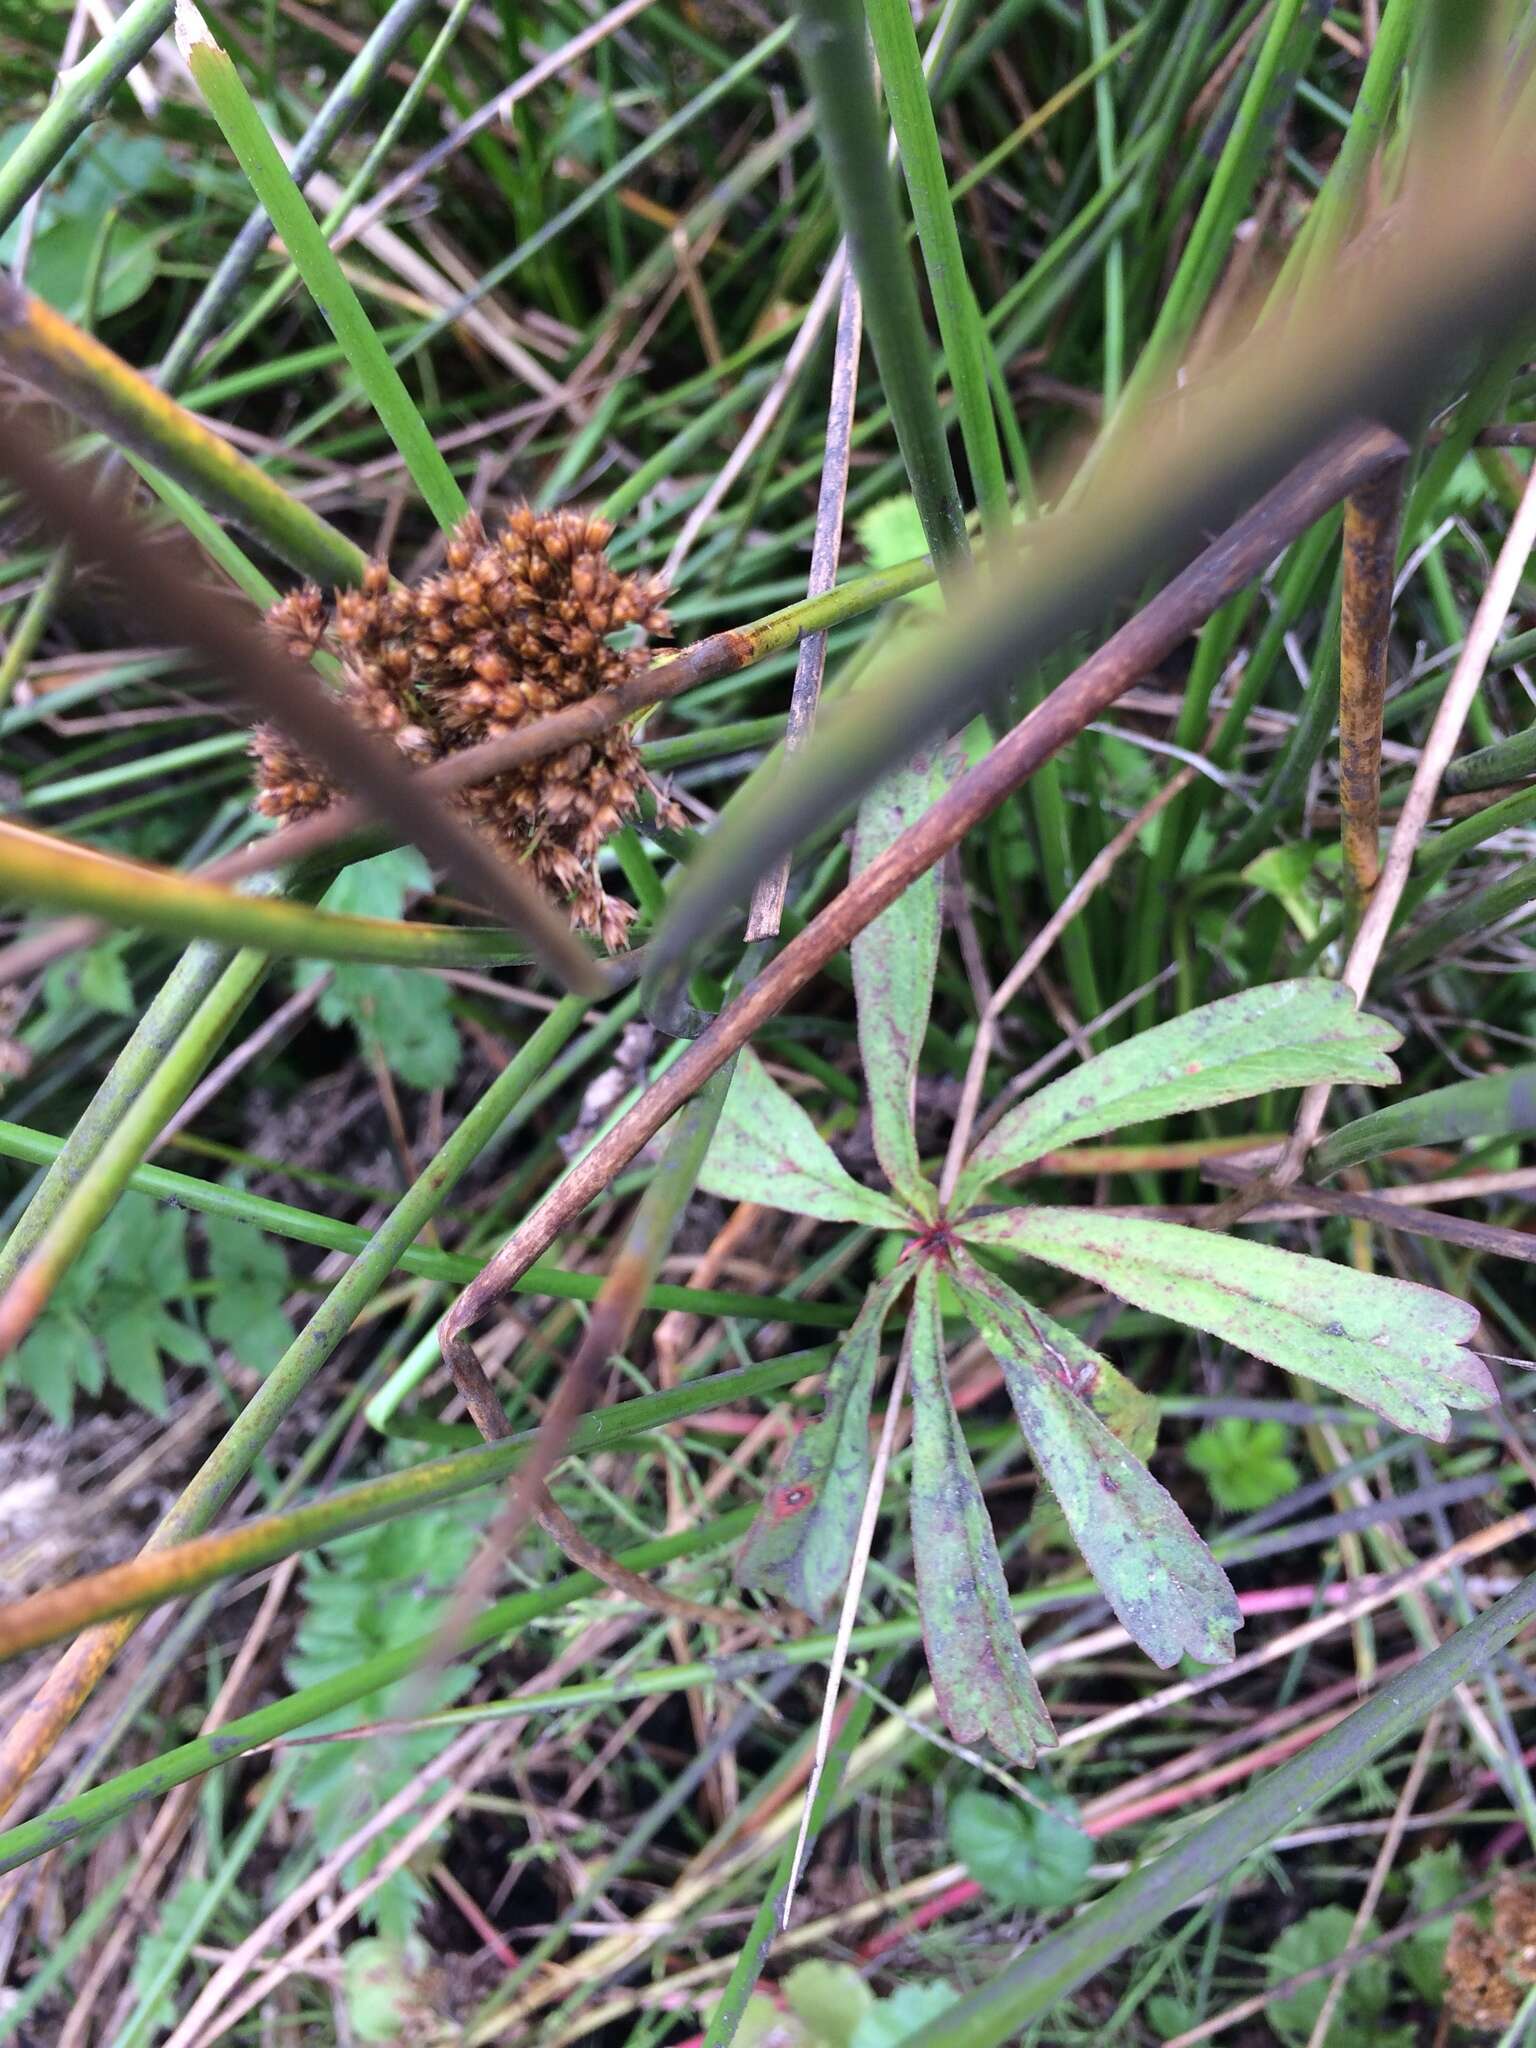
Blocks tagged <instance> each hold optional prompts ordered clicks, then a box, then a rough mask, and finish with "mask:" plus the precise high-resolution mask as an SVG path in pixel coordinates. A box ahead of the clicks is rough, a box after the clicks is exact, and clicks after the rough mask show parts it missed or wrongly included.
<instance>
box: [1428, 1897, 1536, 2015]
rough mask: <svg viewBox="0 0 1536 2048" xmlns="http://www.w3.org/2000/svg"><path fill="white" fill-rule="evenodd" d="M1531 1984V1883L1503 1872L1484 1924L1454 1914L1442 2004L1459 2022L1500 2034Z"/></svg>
mask: <svg viewBox="0 0 1536 2048" xmlns="http://www.w3.org/2000/svg"><path fill="white" fill-rule="evenodd" d="M1532 1984H1536V1883H1533V1882H1532V1880H1531V1879H1530V1878H1528V1877H1527V1878H1520V1877H1517V1876H1515V1875H1514V1874H1513V1873H1506V1875H1505V1876H1503V1877H1502V1878H1500V1880H1499V1884H1498V1889H1497V1890H1496V1891H1495V1892H1494V1895H1493V1913H1492V1916H1491V1923H1490V1925H1489V1926H1488V1927H1486V1928H1483V1927H1480V1926H1479V1925H1478V1923H1477V1922H1476V1921H1475V1920H1474V1919H1473V1918H1472V1916H1471V1914H1470V1913H1462V1914H1459V1915H1458V1916H1457V1918H1456V1920H1455V1922H1454V1923H1453V1925H1452V1928H1451V1938H1450V1941H1449V1942H1448V1943H1447V1945H1446V1951H1445V2009H1446V2011H1447V2013H1448V2014H1449V2015H1450V2017H1451V2018H1452V2019H1453V2020H1454V2021H1455V2022H1456V2024H1457V2026H1459V2027H1469V2028H1471V2029H1472V2030H1473V2031H1474V2032H1476V2033H1481V2034H1493V2033H1502V2032H1503V2031H1504V2029H1505V2028H1506V2027H1508V2026H1509V2025H1510V2023H1511V2022H1512V2021H1513V2019H1514V2017H1515V2015H1516V2013H1518V2012H1519V2010H1520V2007H1521V2004H1522V2003H1523V2002H1524V1999H1525V1995H1526V1993H1527V1992H1528V1991H1529V1989H1530V1987H1531V1986H1532Z"/></svg>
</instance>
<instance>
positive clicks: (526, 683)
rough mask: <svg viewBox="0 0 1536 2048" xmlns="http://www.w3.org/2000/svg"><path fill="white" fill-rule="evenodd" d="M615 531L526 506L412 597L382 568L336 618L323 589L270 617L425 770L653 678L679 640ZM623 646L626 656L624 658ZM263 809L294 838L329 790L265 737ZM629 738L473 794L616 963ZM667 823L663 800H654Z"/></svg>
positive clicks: (631, 793) (480, 529)
mask: <svg viewBox="0 0 1536 2048" xmlns="http://www.w3.org/2000/svg"><path fill="white" fill-rule="evenodd" d="M611 533H612V528H611V527H610V526H609V525H608V524H607V522H606V521H604V520H601V519H595V518H589V517H588V516H587V515H586V514H585V513H580V512H570V511H565V512H536V511H534V510H533V509H532V507H531V506H526V505H524V506H519V507H518V508H517V509H516V510H515V511H513V512H511V513H510V514H509V515H508V517H507V519H506V521H505V522H504V524H503V526H502V528H501V530H500V532H499V533H498V534H497V535H496V537H495V538H494V539H492V538H490V537H489V536H488V535H487V533H486V531H485V528H484V526H483V525H482V523H481V521H480V520H479V519H478V518H475V517H470V518H468V519H466V520H465V521H464V522H463V524H462V525H461V526H460V527H458V528H457V530H456V531H455V532H454V534H453V535H452V537H451V538H450V540H449V542H448V547H447V556H446V562H445V566H444V567H443V569H442V570H441V571H440V572H439V573H438V574H437V575H435V576H429V577H427V578H425V579H424V580H423V581H422V582H420V583H416V584H392V583H391V582H390V579H389V571H388V569H387V567H386V566H385V564H384V563H382V562H373V563H370V565H369V568H368V572H367V574H366V576H365V578H364V580H363V583H362V585H361V587H360V588H358V589H355V590H341V591H337V592H336V593H335V595H334V597H333V599H332V600H331V602H330V603H329V604H327V603H326V601H325V599H324V598H323V597H322V595H321V593H320V591H319V590H317V589H315V588H314V586H313V585H308V586H306V587H305V588H303V589H301V590H298V591H295V592H293V593H291V594H290V595H289V596H287V597H285V598H283V599H282V600H281V602H280V603H278V604H277V605H275V606H274V607H273V609H272V612H271V613H270V615H269V620H270V624H271V625H272V627H273V629H274V631H276V632H277V633H278V634H280V636H281V637H282V639H283V641H284V643H285V644H286V645H287V647H288V648H289V649H290V650H291V651H292V652H293V653H294V654H296V655H299V656H301V657H307V656H309V655H312V654H314V653H317V652H321V651H324V652H328V653H330V654H332V655H334V656H335V657H336V659H337V661H338V662H339V664H340V668H341V673H342V678H343V688H344V691H345V698H346V703H347V706H348V708H349V710H350V711H351V712H352V714H353V716H354V717H355V718H356V719H357V721H358V723H359V724H360V725H363V726H366V727H368V728H369V729H370V730H372V731H374V732H378V733H382V734H385V735H387V736H388V737H389V738H390V739H391V740H392V741H393V742H394V744H395V745H396V746H397V747H398V748H399V750H400V751H401V753H403V754H405V755H406V756H407V758H408V759H409V760H411V761H412V762H413V763H415V764H417V765H423V764H425V763H427V762H429V761H436V760H440V759H442V758H443V756H444V755H446V754H451V753H454V752H456V751H458V750H459V749H460V748H461V747H467V746H473V745H474V744H475V743H476V742H477V741H480V740H485V739H491V738H495V737H497V736H499V735H500V734H503V733H508V732H513V731H515V730H516V729H517V728H518V727H519V726H520V725H524V724H526V723H528V722H529V720H531V719H536V718H542V717H544V716H545V715H546V714H547V713H549V712H551V711H558V710H561V709H562V708H563V707H564V706H566V705H568V704H574V703H577V702H579V701H580V700H581V699H583V698H585V697H590V696H593V695H595V694H596V693H597V692H598V691H601V690H610V689H613V688H615V687H616V686H617V685H619V684H620V683H623V682H626V681H627V680H628V679H629V678H630V677H631V676H632V675H634V674H635V673H636V672H637V671H639V670H640V669H643V668H645V667H646V666H647V664H648V661H649V655H648V653H647V651H646V648H645V645H644V643H643V639H641V638H639V637H637V636H659V635H664V634H666V633H667V632H668V631H669V629H670V622H669V620H668V618H667V614H666V612H665V610H664V609H663V606H662V598H663V595H664V593H663V588H662V585H661V583H660V581H659V580H658V579H656V578H654V577H643V576H622V575H620V574H619V573H618V571H617V570H615V569H614V568H613V567H612V565H611V564H610V563H609V561H608V557H607V553H606V549H607V545H608V541H609V538H610V536H611ZM620 632H627V635H628V637H629V639H630V641H631V644H630V645H627V646H623V647H618V646H614V645H613V644H612V636H613V635H616V634H618V633H620ZM252 752H253V754H254V757H255V761H256V781H257V795H256V806H257V809H258V810H260V811H262V812H263V813H264V814H265V815H266V816H268V817H272V818H278V819H281V820H283V821H284V822H286V821H288V820H291V819H294V818H301V817H304V816H306V815H307V814H308V813H309V812H312V811H317V810H322V809H324V808H325V806H326V805H327V804H329V803H330V802H331V801H332V799H333V797H334V795H335V791H334V789H333V787H332V786H331V785H330V784H329V783H328V782H327V780H326V778H325V776H324V775H323V774H321V773H320V772H319V771H318V770H316V769H315V768H313V767H312V766H311V765H310V764H309V763H307V762H305V761H304V760H302V759H301V758H300V756H299V755H298V754H297V753H296V752H295V751H294V749H293V748H292V747H291V746H290V745H289V743H288V742H287V741H286V740H285V739H284V738H283V737H282V736H281V735H280V734H277V733H274V732H272V731H271V730H269V729H265V728H264V729H262V730H259V731H258V732H257V733H256V735H255V737H254V740H253V745H252ZM650 786H651V785H650V781H649V777H648V776H647V775H646V772H645V769H644V767H643V766H642V765H641V761H640V756H639V752H638V750H637V749H636V747H635V743H634V741H633V739H632V738H631V736H630V734H629V732H628V730H627V729H625V728H624V727H622V726H615V727H612V728H610V729H609V730H608V731H607V732H604V733H600V734H598V735H597V736H596V737H595V738H592V739H587V740H581V741H578V742H577V743H576V744H575V745H573V746H570V747H567V748H566V749H564V750H563V751H562V752H560V753H556V754H550V755H546V756H545V757H544V758H543V759H542V760H538V761H531V762H529V763H527V764H526V765H525V766H523V767H520V768H513V769H510V770H508V771H507V772H505V773H504V774H501V775H497V776H494V777H492V778H491V779H490V780H489V781H487V782H482V783H477V784H475V785H474V786H473V787H472V788H469V789H467V790H464V791H463V792H462V793H461V795H460V797H459V799H458V801H459V803H460V804H461V806H462V808H463V809H464V810H465V811H466V812H467V813H468V815H469V816H470V817H471V818H472V819H473V820H474V822H475V823H476V825H478V826H479V827H480V829H481V830H482V831H483V832H484V833H485V834H486V836H487V837H488V838H490V839H491V840H493V841H494V842H495V843H496V844H497V845H499V846H501V847H504V848H505V850H506V851H507V853H508V854H509V855H510V856H511V857H512V858H513V859H515V860H518V861H521V862H523V863H524V864H525V865H526V866H527V867H528V868H529V869H530V870H531V872H532V874H533V875H534V877H535V879H536V880H537V881H539V882H540V883H541V884H542V886H543V887H544V888H546V889H547V890H549V891H550V892H551V893H552V894H553V895H555V896H558V897H560V898H563V899H565V900H566V901H568V903H569V905H570V911H571V916H572V919H573V921H574V922H575V923H576V924H578V925H580V926H582V927H583V928H584V929H586V930H588V931H592V932H595V933H597V934H598V935H599V936H600V937H601V939H602V940H603V943H604V944H605V945H607V946H609V947H610V948H612V947H617V946H620V945H622V944H623V942H624V937H625V933H626V932H627V930H628V927H629V924H630V922H631V920H632V919H633V916H634V912H633V911H632V910H631V908H630V907H629V905H628V904H626V903H623V902H620V901H619V900H618V899H616V898H614V897H611V896H609V895H608V894H607V893H606V892H605V891H604V889H603V887H602V884H601V882H600V881H599V879H598V872H597V856H598V851H599V849H600V848H601V846H602V844H603V841H604V840H605V839H607V838H608V837H609V836H610V834H612V833H613V832H615V831H617V830H618V828H619V826H621V825H622V824H623V823H624V822H625V821H626V820H627V819H629V818H631V817H633V816H634V814H635V812H636V811H637V810H638V808H639V803H640V794H641V791H642V790H643V789H645V788H647V787H650ZM658 801H659V803H660V805H661V807H662V809H663V811H664V812H665V811H666V810H667V808H668V807H667V805H666V800H665V799H664V798H660V797H658Z"/></svg>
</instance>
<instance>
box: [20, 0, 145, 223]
mask: <svg viewBox="0 0 1536 2048" xmlns="http://www.w3.org/2000/svg"><path fill="white" fill-rule="evenodd" d="M174 11H175V0H133V5H132V6H130V7H126V8H124V10H123V12H122V14H121V15H120V16H119V17H118V19H117V21H116V22H115V23H114V24H113V26H112V28H111V31H110V32H109V33H108V34H107V35H105V36H103V37H102V38H101V40H100V41H99V42H98V43H97V44H96V45H95V46H94V48H92V49H91V50H90V51H89V52H88V53H87V54H86V56H85V57H83V58H82V59H81V61H80V62H79V63H78V64H76V65H73V66H72V67H71V69H70V71H69V73H68V75H67V76H66V77H63V78H61V79H60V80H59V84H58V90H57V91H56V92H55V93H54V95H53V97H52V99H50V100H49V102H48V104H47V105H46V106H45V107H44V109H43V111H42V113H41V114H39V115H38V117H37V119H36V120H35V121H34V122H33V124H32V126H31V127H30V128H29V129H28V130H27V132H26V134H25V135H24V136H23V137H22V139H21V141H20V142H19V143H18V144H17V146H16V148H15V149H14V150H12V152H11V154H10V155H9V156H8V157H7V158H6V160H5V162H4V163H3V164H0V233H3V232H4V230H5V229H6V228H8V227H9V226H10V225H11V223H12V221H13V220H15V218H16V216H17V214H18V213H20V211H21V209H22V207H23V206H25V205H26V203H27V201H28V200H29V199H30V198H31V196H32V194H33V193H34V192H36V191H37V190H38V188H39V187H40V186H41V185H42V184H43V183H44V181H45V180H46V179H47V177H48V175H49V173H50V172H51V171H53V170H55V169H56V168H57V166H58V165H59V164H60V163H62V162H63V160H64V157H65V155H66V153H67V152H68V150H69V148H70V145H71V144H72V143H73V142H75V141H76V140H77V139H78V138H79V137H80V136H81V135H83V134H84V133H85V131H86V129H87V128H89V126H90V125H91V123H92V121H94V120H95V118H96V116H97V115H98V114H99V113H100V112H101V110H102V109H103V107H105V105H106V104H107V101H108V100H109V99H110V98H111V97H112V94H113V92H114V91H115V90H116V89H117V87H118V86H119V85H120V84H121V83H122V81H123V80H124V79H125V78H126V77H127V76H128V74H129V72H130V71H131V70H132V69H133V67H134V66H135V65H136V64H137V63H139V62H140V61H141V60H142V59H143V58H145V57H147V56H148V55H149V53H150V51H151V50H152V49H153V48H154V46H155V44H156V43H157V42H158V41H159V40H160V38H161V36H162V35H164V33H165V31H166V30H167V29H168V28H169V27H170V25H171V16H172V14H173V13H174Z"/></svg>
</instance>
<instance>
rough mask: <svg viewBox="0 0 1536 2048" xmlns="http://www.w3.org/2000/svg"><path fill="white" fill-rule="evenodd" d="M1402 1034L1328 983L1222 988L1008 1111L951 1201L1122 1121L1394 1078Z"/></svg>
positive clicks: (978, 1151)
mask: <svg viewBox="0 0 1536 2048" xmlns="http://www.w3.org/2000/svg"><path fill="white" fill-rule="evenodd" d="M1400 1039H1401V1033H1399V1032H1396V1031H1394V1030H1393V1029H1392V1027H1391V1025H1390V1024H1386V1023H1384V1022H1383V1021H1382V1020H1381V1018H1379V1017H1370V1016H1365V1015H1362V1014H1361V1013H1360V1012H1359V1011H1358V1010H1357V1009H1356V1008H1355V999H1354V997H1353V995H1351V993H1350V992H1349V990H1348V989H1346V988H1345V987H1344V986H1343V985H1342V983H1340V982H1336V981H1323V980H1321V979H1315V980H1311V981H1277V982H1271V983H1270V984H1268V985H1267V986H1266V987H1263V988H1254V989H1246V990H1244V991H1243V992H1242V993H1241V994H1240V995H1235V996H1223V997H1222V999H1221V1000H1220V1001H1219V1002H1215V1003H1206V1004H1205V1005H1204V1006H1203V1007H1202V1008H1200V1009H1198V1010H1191V1011H1190V1012H1189V1013H1188V1015H1186V1016H1183V1017H1176V1018H1174V1019H1173V1021H1172V1022H1171V1023H1168V1024H1159V1025H1156V1026H1155V1027H1154V1028H1153V1029H1152V1030H1151V1031H1143V1032H1141V1033H1139V1034H1138V1035H1137V1036H1136V1037H1135V1038H1132V1039H1128V1040H1127V1041H1126V1043H1125V1044H1124V1045H1117V1046H1114V1047H1112V1048H1111V1050H1110V1051H1108V1052H1104V1053H1100V1054H1098V1056H1097V1057H1096V1058H1094V1059H1091V1060H1085V1061H1084V1062H1083V1064H1082V1065H1081V1066H1080V1067H1077V1068H1076V1069H1074V1071H1073V1072H1072V1073H1070V1074H1064V1075H1063V1076H1062V1078H1061V1079H1060V1080H1059V1081H1052V1082H1051V1083H1050V1084H1049V1086H1048V1087H1045V1088H1042V1089H1041V1090H1040V1091H1039V1092H1038V1094H1035V1095H1032V1096H1030V1098H1029V1100H1028V1101H1027V1102H1023V1103H1021V1104H1020V1105H1019V1107H1018V1108H1017V1109H1015V1110H1012V1111H1010V1112H1009V1114H1008V1115H1007V1116H1005V1117H1004V1118H1003V1119H1002V1121H1001V1122H1000V1123H998V1124H997V1125H996V1126H994V1128H993V1129H992V1130H991V1131H989V1132H988V1133H987V1135H986V1137H985V1138H983V1139H982V1141H981V1143H980V1144H979V1145H978V1146H977V1148H976V1150H975V1151H974V1152H973V1153H972V1154H971V1157H970V1159H969V1161H968V1162H967V1164H966V1168H965V1171H964V1173H963V1174H962V1175H961V1176H960V1182H959V1186H958V1188H957V1189H956V1200H957V1202H959V1203H963V1202H965V1201H967V1200H969V1199H971V1198H972V1197H974V1196H975V1194H976V1193H977V1191H978V1190H979V1189H980V1188H981V1187H982V1186H984V1185H985V1183H986V1182H987V1181H988V1180H992V1179H995V1178H996V1177H997V1176H998V1175H999V1174H1005V1173H1012V1172H1013V1171H1014V1170H1015V1169H1016V1168H1018V1167H1021V1166H1027V1165H1028V1164H1029V1163H1030V1161H1031V1160H1034V1159H1039V1158H1041V1157H1043V1155H1044V1154H1045V1153H1047V1152H1054V1151H1056V1150H1057V1149H1058V1148H1059V1147H1060V1146H1063V1145H1073V1144H1076V1143H1078V1142H1079V1141H1080V1140H1082V1139H1084V1138H1092V1137H1097V1136H1099V1135H1100V1134H1101V1133H1102V1132H1104V1131H1112V1130H1117V1129H1120V1128H1122V1127H1123V1126H1124V1125H1126V1124H1136V1123H1144V1122H1148V1121H1150V1120H1151V1119H1153V1118H1156V1117H1165V1116H1173V1115H1175V1114H1176V1113H1178V1112H1180V1111H1183V1110H1190V1109H1209V1108H1212V1107H1214V1106H1215V1105H1216V1104H1218V1103H1222V1102H1236V1101H1238V1100H1239V1099H1240V1098H1241V1097H1243V1096H1247V1095H1264V1094H1267V1093H1268V1092H1269V1090H1270V1089H1272V1088H1299V1087H1306V1086H1308V1085H1309V1084H1310V1083H1311V1082H1314V1081H1373V1082H1393V1081H1395V1080H1396V1079H1397V1078H1398V1075H1397V1069H1396V1067H1395V1066H1394V1065H1393V1064H1392V1062H1391V1060H1389V1059H1388V1058H1387V1053H1388V1051H1389V1050H1390V1049H1391V1048H1392V1047H1393V1046H1395V1045H1397V1044H1398V1043H1399V1042H1400Z"/></svg>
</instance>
